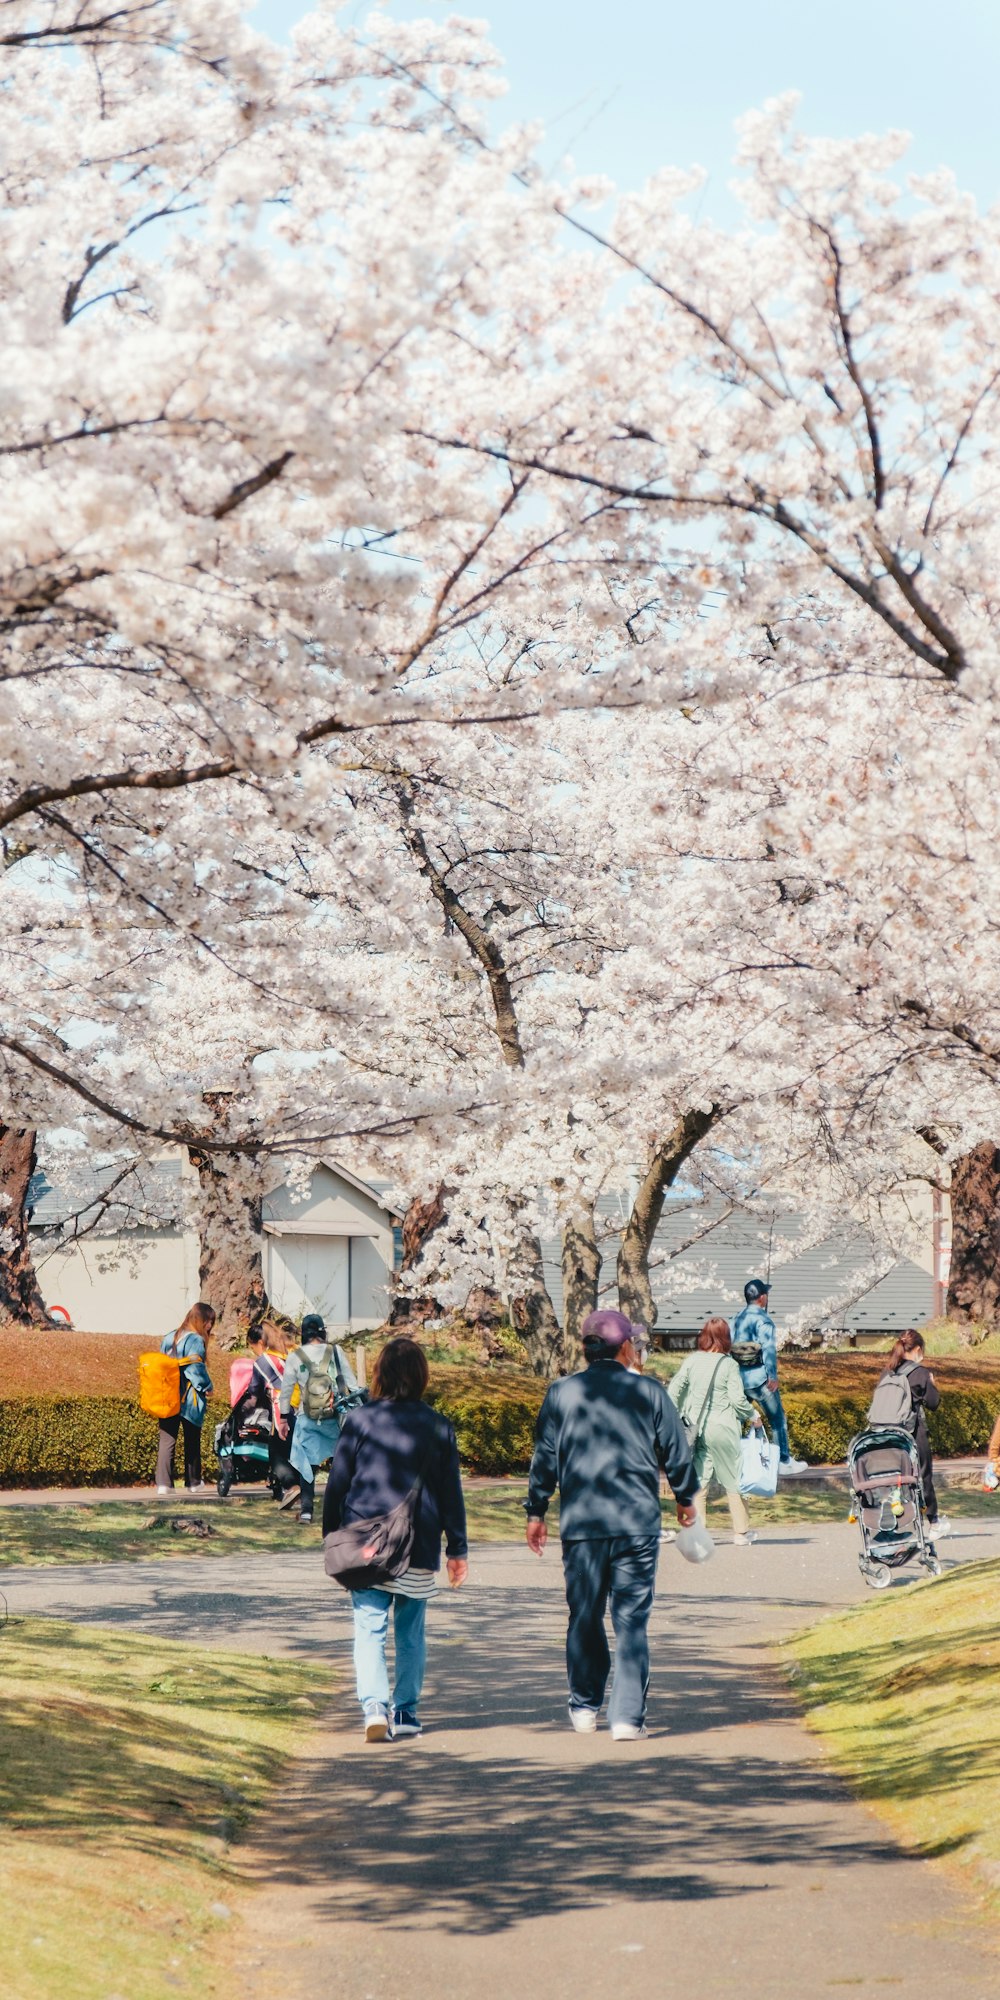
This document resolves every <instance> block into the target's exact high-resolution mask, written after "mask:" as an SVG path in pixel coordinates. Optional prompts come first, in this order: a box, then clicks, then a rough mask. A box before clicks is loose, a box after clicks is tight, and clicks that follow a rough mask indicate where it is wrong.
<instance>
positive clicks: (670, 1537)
mask: <svg viewBox="0 0 1000 2000" xmlns="http://www.w3.org/2000/svg"><path fill="white" fill-rule="evenodd" d="M660 1540H661V1542H676V1540H677V1531H676V1529H675V1528H661V1529H660Z"/></svg>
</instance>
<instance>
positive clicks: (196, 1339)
mask: <svg viewBox="0 0 1000 2000" xmlns="http://www.w3.org/2000/svg"><path fill="white" fill-rule="evenodd" d="M214 1325H215V1313H214V1311H213V1309H212V1307H211V1306H210V1305H208V1304H207V1303H206V1301H205V1300H204V1299H199V1301H198V1304H197V1305H196V1306H192V1307H191V1310H190V1312H189V1313H188V1315H187V1317H186V1318H185V1319H182V1321H181V1323H180V1326H179V1327H178V1328H177V1331H176V1333H168V1334H165V1335H164V1337H163V1339H162V1340H161V1342H160V1353H161V1354H176V1356H177V1358H178V1360H179V1361H181V1362H183V1364H184V1365H183V1367H182V1369H181V1407H180V1409H179V1410H178V1412H177V1415H176V1416H175V1417H161V1418H160V1439H159V1447H158V1449H157V1453H156V1490H157V1492H158V1493H172V1492H173V1486H174V1452H175V1450H176V1446H177V1433H178V1431H180V1430H181V1428H182V1427H183V1431H184V1484H185V1486H186V1487H187V1490H188V1492H189V1493H203V1492H204V1491H205V1482H204V1480H203V1479H202V1476H201V1432H202V1425H203V1424H204V1422H205V1411H206V1409H207V1407H208V1398H209V1396H210V1395H211V1393H212V1377H211V1376H210V1374H209V1372H208V1368H207V1366H206V1355H207V1351H208V1343H209V1341H210V1340H211V1337H212V1328H213V1327H214Z"/></svg>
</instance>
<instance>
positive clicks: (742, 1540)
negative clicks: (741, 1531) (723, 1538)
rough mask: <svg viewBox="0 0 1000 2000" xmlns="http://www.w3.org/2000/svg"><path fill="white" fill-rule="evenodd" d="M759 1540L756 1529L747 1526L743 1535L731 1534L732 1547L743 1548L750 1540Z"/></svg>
mask: <svg viewBox="0 0 1000 2000" xmlns="http://www.w3.org/2000/svg"><path fill="white" fill-rule="evenodd" d="M759 1540H760V1536H759V1535H758V1533H757V1531H756V1529H755V1528H748V1529H747V1531H746V1534H745V1535H734V1536H733V1547H734V1549H745V1548H746V1547H747V1546H748V1544H749V1543H750V1542H757V1541H759Z"/></svg>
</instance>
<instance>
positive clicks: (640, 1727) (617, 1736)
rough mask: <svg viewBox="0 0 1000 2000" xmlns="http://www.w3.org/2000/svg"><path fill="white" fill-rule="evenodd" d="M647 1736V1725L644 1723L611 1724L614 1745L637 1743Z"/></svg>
mask: <svg viewBox="0 0 1000 2000" xmlns="http://www.w3.org/2000/svg"><path fill="white" fill-rule="evenodd" d="M645 1734H646V1725H645V1723H644V1722H641V1723H640V1722H613V1723H612V1724H611V1741H612V1743H637V1742H638V1740H639V1738H640V1736H645Z"/></svg>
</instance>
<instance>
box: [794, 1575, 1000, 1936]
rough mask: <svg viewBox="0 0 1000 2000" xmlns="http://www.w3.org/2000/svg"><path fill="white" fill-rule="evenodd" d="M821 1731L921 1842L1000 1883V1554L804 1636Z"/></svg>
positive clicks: (804, 1664) (801, 1666)
mask: <svg viewBox="0 0 1000 2000" xmlns="http://www.w3.org/2000/svg"><path fill="white" fill-rule="evenodd" d="M787 1650H788V1655H789V1658H790V1660H791V1671H792V1673H793V1676H794V1677H795V1680H796V1686H797V1688H798V1689H799V1691H800V1693H801V1695H802V1698H803V1700H804V1701H805V1703H806V1705H807V1708H808V1711H809V1722H810V1725H811V1727H812V1728H813V1729H814V1730H815V1731H816V1732H817V1733H818V1735H819V1736H821V1738H822V1740H823V1742H824V1744H825V1745H826V1747H827V1749H828V1750H829V1751H830V1752H831V1753H832V1756H833V1758H834V1761H835V1762H836V1763H837V1764H838V1765H839V1767H840V1768H841V1769H842V1770H843V1771H844V1772H845V1774H846V1775H847V1777H848V1778H849V1779H850V1781H851V1783H852V1785H853V1786H854V1787H855V1789H856V1790H857V1791H858V1792H860V1793H861V1795H862V1797H863V1798H865V1799H866V1800H867V1801H868V1802H869V1803H870V1804H871V1805H872V1806H874V1807H875V1808H876V1810H877V1811H878V1812H879V1814H880V1815H881V1816H882V1817H883V1818H884V1819H885V1820H886V1821H887V1822H888V1824H889V1825H890V1826H891V1828H892V1830H893V1833H894V1834H895V1835H896V1836H897V1838H898V1839H899V1840H900V1841H902V1842H903V1844H904V1845H905V1846H907V1847H908V1848H910V1849H913V1850H916V1851H917V1852H919V1853H921V1854H924V1855H927V1856H940V1857H944V1858H950V1859H951V1860H952V1861H953V1862H955V1863H956V1864H957V1863H964V1864H968V1865H969V1866H970V1867H971V1868H972V1869H974V1870H975V1871H976V1872H977V1876H978V1886H980V1887H984V1888H985V1889H986V1890H987V1892H988V1893H989V1895H990V1897H991V1900H994V1899H996V1897H997V1894H998V1884H1000V1707H998V1705H997V1699H996V1688H997V1681H996V1680H995V1679H994V1675H995V1674H997V1673H998V1672H1000V1562H998V1561H992V1562H979V1563H966V1564H963V1565H962V1567H961V1568H960V1569H957V1570H952V1571H951V1572H950V1573H949V1574H948V1575H946V1576H944V1577H942V1578H940V1579H939V1580H938V1581H936V1582H929V1583H922V1584H914V1585H909V1586H908V1587H907V1588H906V1589H905V1590H899V1591H892V1592H889V1593H887V1594H886V1596H885V1597H879V1598H875V1599H873V1600H870V1601H869V1602H867V1603H865V1604H864V1605H862V1606H860V1607H859V1608H858V1609H856V1610H853V1611H849V1612H846V1613H845V1614H843V1615H842V1616H839V1617H836V1618H831V1619H826V1620H824V1622H823V1623H822V1624H821V1625H817V1626H814V1627H813V1628H812V1629H811V1630H810V1631H808V1632H805V1633H802V1634H801V1635H799V1637H797V1638H796V1639H795V1640H793V1641H792V1643H791V1646H790V1647H789V1648H788V1649H787Z"/></svg>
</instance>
